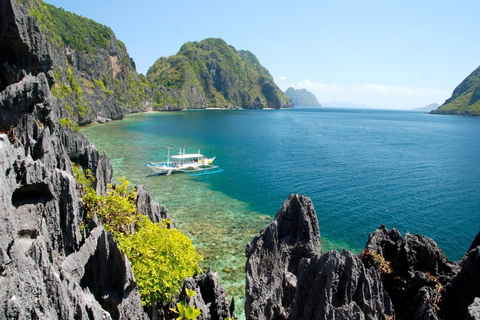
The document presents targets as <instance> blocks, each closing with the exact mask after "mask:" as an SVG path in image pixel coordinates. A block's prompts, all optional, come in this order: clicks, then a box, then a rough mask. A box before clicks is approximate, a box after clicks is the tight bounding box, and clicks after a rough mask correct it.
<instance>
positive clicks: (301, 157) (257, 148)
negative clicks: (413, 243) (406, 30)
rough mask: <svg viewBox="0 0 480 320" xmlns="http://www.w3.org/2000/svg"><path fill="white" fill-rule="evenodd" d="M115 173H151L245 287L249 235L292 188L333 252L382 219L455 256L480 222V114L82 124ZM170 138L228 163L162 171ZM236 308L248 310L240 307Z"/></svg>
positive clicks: (235, 285)
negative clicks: (209, 170)
mask: <svg viewBox="0 0 480 320" xmlns="http://www.w3.org/2000/svg"><path fill="white" fill-rule="evenodd" d="M81 131H82V132H83V133H85V134H86V135H87V136H88V137H89V138H90V140H91V141H92V142H93V143H94V144H95V145H96V146H97V147H98V148H99V149H100V150H105V151H106V152H107V154H108V156H109V158H110V160H111V162H112V165H113V167H114V176H115V177H116V178H118V177H125V178H127V179H128V180H130V181H131V182H132V183H133V184H144V185H145V186H147V187H148V189H149V190H150V192H151V194H152V196H153V197H154V199H155V200H157V201H158V202H159V203H160V204H162V205H164V206H165V207H166V208H167V209H168V210H169V212H170V214H171V215H172V216H173V218H174V219H175V221H176V223H177V225H178V228H179V229H180V230H181V231H183V232H184V233H186V234H187V235H189V236H190V237H191V239H192V241H193V243H194V245H195V247H196V248H197V249H198V250H199V251H200V253H201V254H203V255H204V257H205V261H204V262H203V266H204V267H209V266H211V267H212V269H213V270H214V271H217V272H218V273H219V275H220V278H221V281H222V284H223V285H224V286H225V287H226V288H227V290H228V292H229V294H230V296H234V297H235V300H236V302H237V303H238V302H240V304H239V305H238V308H243V307H241V305H242V301H239V300H241V296H242V295H243V291H244V281H245V280H244V266H245V261H246V259H245V256H244V253H245V245H246V243H247V242H249V241H251V240H252V238H253V237H254V236H255V235H257V234H258V233H259V231H260V230H261V229H262V228H264V227H265V226H267V225H268V224H269V223H270V221H272V219H273V217H274V215H275V213H276V212H277V210H278V209H279V208H280V206H281V204H282V202H283V201H284V200H285V199H286V198H287V197H288V196H289V194H290V193H301V194H305V195H307V196H309V197H310V198H311V199H312V201H313V203H314V205H315V208H316V210H317V216H318V218H319V225H320V233H321V236H322V246H323V249H324V251H327V250H331V249H337V250H341V249H343V248H345V249H349V250H352V251H354V252H356V253H358V252H360V250H362V249H363V247H364V245H365V243H366V241H367V239H368V233H369V232H373V231H374V230H375V229H376V228H377V227H378V226H379V225H380V224H385V225H386V226H387V228H389V229H391V228H398V229H399V231H400V232H401V233H405V232H407V231H409V232H410V233H412V234H413V233H419V234H422V235H426V236H428V237H431V238H433V239H434V240H435V241H436V242H437V243H438V244H439V246H440V247H441V248H442V249H443V250H444V252H445V253H446V254H447V256H448V257H449V258H450V259H452V260H457V259H459V258H461V256H462V255H463V254H464V253H465V251H466V250H467V249H468V247H469V245H470V243H471V242H472V241H473V239H474V237H475V235H476V234H477V232H478V231H479V230H480V224H479V218H480V197H479V196H478V195H479V193H480V166H478V161H479V159H480V119H479V118H464V117H452V116H434V115H426V114H423V113H418V112H407V111H383V110H347V109H329V108H295V109H291V110H275V111H271V110H268V111H267V110H230V111H224V110H199V111H184V112H171V113H145V114H135V115H130V116H128V117H126V119H125V120H122V121H117V122H115V123H109V124H104V125H94V126H89V127H85V128H82V130H81ZM167 146H173V148H174V149H173V150H172V154H175V153H176V152H177V150H178V148H180V147H182V148H186V151H187V152H197V151H198V149H200V150H201V152H202V153H203V154H205V155H206V156H208V157H212V156H216V157H217V159H216V160H215V163H216V164H217V165H219V166H220V167H222V168H223V169H224V170H225V171H224V172H222V173H218V174H214V175H206V176H200V177H188V176H187V175H186V174H172V175H171V176H157V175H151V174H150V173H149V172H148V171H147V168H146V167H144V166H143V164H144V163H147V162H152V161H162V160H164V159H165V158H166V156H167V148H166V147H167ZM238 308H237V310H238Z"/></svg>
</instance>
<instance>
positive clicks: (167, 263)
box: [117, 218, 203, 305]
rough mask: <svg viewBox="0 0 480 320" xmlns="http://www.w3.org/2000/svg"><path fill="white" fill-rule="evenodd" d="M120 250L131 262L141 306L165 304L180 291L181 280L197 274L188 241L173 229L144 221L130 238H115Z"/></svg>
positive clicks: (196, 257) (196, 256) (197, 258)
mask: <svg viewBox="0 0 480 320" xmlns="http://www.w3.org/2000/svg"><path fill="white" fill-rule="evenodd" d="M117 241H118V243H119V245H120V249H121V250H122V252H124V253H125V254H126V255H127V257H128V259H129V260H130V262H131V263H132V268H133V273H134V274H135V278H136V280H137V283H138V287H139V289H140V294H141V296H142V303H143V304H144V305H151V304H152V302H154V301H158V300H160V301H162V302H163V303H167V302H169V301H171V300H173V299H174V298H175V297H176V296H177V295H178V294H179V292H180V289H181V286H182V284H183V280H184V279H185V278H187V277H191V276H193V275H195V274H196V273H198V272H200V267H199V261H201V260H203V258H202V257H201V256H200V255H199V254H198V253H197V252H196V250H195V248H194V247H193V244H192V242H191V240H190V239H189V238H188V237H187V236H185V235H184V234H182V233H181V232H180V231H178V230H176V229H168V228H167V227H166V225H162V224H158V223H153V222H151V221H150V220H149V219H148V218H143V219H141V220H140V222H139V229H138V230H137V231H136V232H135V233H134V234H132V235H130V236H128V237H127V236H125V235H122V234H120V235H118V238H117Z"/></svg>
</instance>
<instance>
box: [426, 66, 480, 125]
mask: <svg viewBox="0 0 480 320" xmlns="http://www.w3.org/2000/svg"><path fill="white" fill-rule="evenodd" d="M433 113H439V114H454V115H466V116H480V67H478V68H477V69H475V70H474V71H473V72H472V73H471V74H470V75H469V76H468V77H466V78H465V80H463V81H462V83H460V84H459V85H458V86H457V87H456V88H455V90H454V91H453V94H452V97H451V98H450V99H448V100H447V101H445V103H444V104H443V105H442V106H440V107H439V108H438V109H437V110H435V111H434V112H433Z"/></svg>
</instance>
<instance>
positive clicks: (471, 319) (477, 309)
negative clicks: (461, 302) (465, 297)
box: [465, 298, 480, 320]
mask: <svg viewBox="0 0 480 320" xmlns="http://www.w3.org/2000/svg"><path fill="white" fill-rule="evenodd" d="M465 320H480V298H475V300H474V301H473V303H472V304H471V305H469V306H468V311H467V317H466V318H465Z"/></svg>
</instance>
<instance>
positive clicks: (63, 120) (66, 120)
mask: <svg viewBox="0 0 480 320" xmlns="http://www.w3.org/2000/svg"><path fill="white" fill-rule="evenodd" d="M59 122H60V125H61V126H62V127H66V126H68V125H70V126H71V127H73V123H72V119H70V118H60V119H59Z"/></svg>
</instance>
